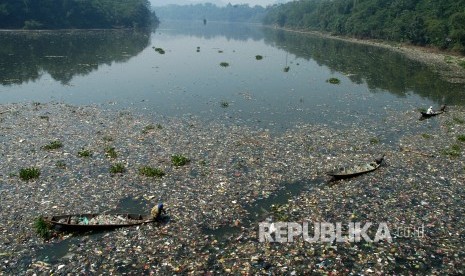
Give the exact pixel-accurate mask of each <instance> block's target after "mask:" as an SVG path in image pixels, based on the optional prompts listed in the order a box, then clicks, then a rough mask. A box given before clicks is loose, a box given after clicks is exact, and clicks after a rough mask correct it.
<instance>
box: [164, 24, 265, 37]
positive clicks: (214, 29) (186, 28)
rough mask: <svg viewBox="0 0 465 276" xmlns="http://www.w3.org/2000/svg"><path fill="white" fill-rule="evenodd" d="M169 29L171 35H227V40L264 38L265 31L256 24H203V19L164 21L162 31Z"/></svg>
mask: <svg viewBox="0 0 465 276" xmlns="http://www.w3.org/2000/svg"><path fill="white" fill-rule="evenodd" d="M167 29H169V32H170V34H171V35H180V36H193V37H197V38H204V39H212V38H216V37H225V38H226V39H227V40H237V41H245V40H249V39H251V40H254V41H258V40H262V39H263V32H262V29H261V27H259V26H258V25H256V24H238V23H227V22H215V21H209V22H208V24H203V22H202V21H200V20H199V21H194V22H186V21H167V22H163V24H162V28H161V30H160V31H163V30H167Z"/></svg>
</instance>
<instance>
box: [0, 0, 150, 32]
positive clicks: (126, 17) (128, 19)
mask: <svg viewBox="0 0 465 276" xmlns="http://www.w3.org/2000/svg"><path fill="white" fill-rule="evenodd" d="M154 21H155V22H156V21H157V18H156V16H155V13H153V12H151V11H150V2H149V1H148V0H86V1H83V0H21V1H19V0H2V1H1V2H0V28H3V29H5V28H12V29H18V28H24V29H65V28H78V29H82V28H129V27H131V28H143V27H148V26H150V25H151V23H152V22H154Z"/></svg>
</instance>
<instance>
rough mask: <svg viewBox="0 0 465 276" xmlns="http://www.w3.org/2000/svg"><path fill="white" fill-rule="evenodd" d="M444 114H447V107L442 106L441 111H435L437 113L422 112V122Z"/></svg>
mask: <svg viewBox="0 0 465 276" xmlns="http://www.w3.org/2000/svg"><path fill="white" fill-rule="evenodd" d="M444 112H446V105H442V106H441V108H440V109H439V110H435V111H433V112H431V113H428V112H425V111H420V113H421V117H420V120H424V119H428V118H431V117H433V116H436V115H439V114H442V113H444Z"/></svg>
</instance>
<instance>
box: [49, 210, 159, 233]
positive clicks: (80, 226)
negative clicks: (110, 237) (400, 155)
mask: <svg viewBox="0 0 465 276" xmlns="http://www.w3.org/2000/svg"><path fill="white" fill-rule="evenodd" d="M44 219H45V221H46V222H48V223H50V224H51V225H53V226H55V228H56V229H57V230H60V231H73V232H85V231H103V230H111V229H116V228H121V227H130V226H136V225H141V224H145V223H151V222H154V221H155V220H156V219H155V218H153V217H152V216H148V215H141V214H73V215H59V216H52V217H45V218H44Z"/></svg>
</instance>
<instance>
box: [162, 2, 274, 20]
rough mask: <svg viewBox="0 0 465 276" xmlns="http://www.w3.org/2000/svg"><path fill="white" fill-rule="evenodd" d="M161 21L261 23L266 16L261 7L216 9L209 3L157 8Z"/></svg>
mask: <svg viewBox="0 0 465 276" xmlns="http://www.w3.org/2000/svg"><path fill="white" fill-rule="evenodd" d="M156 9H157V15H158V16H159V17H160V19H161V20H166V19H168V20H203V19H206V20H208V21H210V20H211V21H225V22H261V21H262V20H263V17H264V16H265V14H266V9H265V8H263V7H262V6H255V7H250V6H249V5H247V4H243V5H231V4H228V5H226V6H224V7H218V6H216V5H214V4H211V3H206V4H196V5H183V6H181V5H168V6H163V7H157V8H156Z"/></svg>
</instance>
